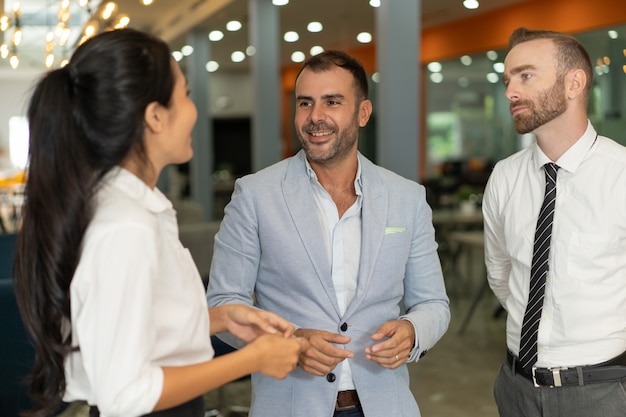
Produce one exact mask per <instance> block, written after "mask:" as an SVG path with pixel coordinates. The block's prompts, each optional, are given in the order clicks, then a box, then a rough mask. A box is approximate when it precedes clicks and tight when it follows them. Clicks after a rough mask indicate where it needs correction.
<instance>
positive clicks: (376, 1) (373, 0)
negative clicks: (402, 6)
mask: <svg viewBox="0 0 626 417" xmlns="http://www.w3.org/2000/svg"><path fill="white" fill-rule="evenodd" d="M370 6H372V7H380V0H370Z"/></svg>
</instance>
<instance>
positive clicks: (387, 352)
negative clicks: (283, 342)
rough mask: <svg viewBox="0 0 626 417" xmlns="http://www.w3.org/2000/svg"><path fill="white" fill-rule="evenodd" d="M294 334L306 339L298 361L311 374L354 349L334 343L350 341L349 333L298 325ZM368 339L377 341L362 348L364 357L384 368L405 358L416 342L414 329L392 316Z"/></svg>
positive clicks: (332, 366) (325, 369) (350, 354)
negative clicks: (392, 318)
mask: <svg viewBox="0 0 626 417" xmlns="http://www.w3.org/2000/svg"><path fill="white" fill-rule="evenodd" d="M295 335H296V336H298V337H301V338H303V339H306V340H307V341H308V342H309V346H308V347H307V348H305V349H304V350H303V351H302V352H301V353H300V360H299V362H298V363H299V365H300V367H301V368H302V369H303V370H304V371H305V372H308V373H310V374H312V375H318V376H323V375H326V374H328V373H329V372H331V371H332V370H333V369H335V367H336V366H337V364H338V363H340V362H341V361H343V360H344V359H347V358H353V357H354V352H352V351H349V350H346V349H342V348H339V347H337V346H336V345H345V344H347V343H349V342H350V340H351V339H350V337H348V336H342V335H340V334H337V333H332V332H327V331H323V330H316V329H298V330H296V332H295ZM371 339H372V340H373V341H375V342H379V343H375V344H374V345H372V346H369V347H367V348H365V357H366V358H367V359H368V360H371V361H373V362H376V363H377V364H379V365H380V366H382V367H384V368H388V369H395V368H397V367H399V366H400V365H402V364H403V363H405V362H406V360H407V359H408V357H409V353H410V352H411V349H412V348H413V345H414V343H415V329H414V328H413V324H412V323H411V322H409V321H407V320H392V321H388V322H385V323H383V325H382V326H380V327H379V328H378V330H376V332H375V333H374V334H373V335H372V337H371ZM383 339H385V340H383Z"/></svg>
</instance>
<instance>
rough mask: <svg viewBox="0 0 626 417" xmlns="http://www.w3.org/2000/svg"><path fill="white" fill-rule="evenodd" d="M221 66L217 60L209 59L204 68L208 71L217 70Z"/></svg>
mask: <svg viewBox="0 0 626 417" xmlns="http://www.w3.org/2000/svg"><path fill="white" fill-rule="evenodd" d="M219 68H220V64H218V63H217V61H209V62H207V63H206V65H205V66H204V69H206V72H215V71H217V70H218V69H219Z"/></svg>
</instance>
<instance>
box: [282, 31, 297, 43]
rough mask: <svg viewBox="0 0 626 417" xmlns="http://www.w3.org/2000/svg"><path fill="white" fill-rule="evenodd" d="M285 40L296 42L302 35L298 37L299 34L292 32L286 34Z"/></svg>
mask: <svg viewBox="0 0 626 417" xmlns="http://www.w3.org/2000/svg"><path fill="white" fill-rule="evenodd" d="M283 39H284V40H285V42H296V41H297V40H298V39H300V35H298V32H294V31H293V30H290V31H289V32H285V34H284V35H283Z"/></svg>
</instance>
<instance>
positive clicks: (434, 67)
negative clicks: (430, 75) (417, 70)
mask: <svg viewBox="0 0 626 417" xmlns="http://www.w3.org/2000/svg"><path fill="white" fill-rule="evenodd" d="M426 67H427V68H428V71H430V72H441V69H442V68H443V65H441V62H437V61H433V62H431V63H429V64H428V65H427V66H426Z"/></svg>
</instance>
